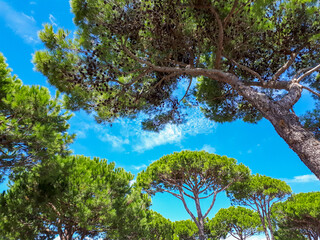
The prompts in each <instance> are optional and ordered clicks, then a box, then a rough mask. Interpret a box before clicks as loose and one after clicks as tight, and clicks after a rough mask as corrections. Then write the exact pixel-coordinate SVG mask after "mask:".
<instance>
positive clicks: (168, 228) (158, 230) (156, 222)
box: [145, 210, 174, 240]
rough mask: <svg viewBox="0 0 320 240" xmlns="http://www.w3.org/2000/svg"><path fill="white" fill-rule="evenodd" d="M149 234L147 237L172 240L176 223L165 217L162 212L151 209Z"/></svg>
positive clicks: (147, 227) (148, 225) (147, 226)
mask: <svg viewBox="0 0 320 240" xmlns="http://www.w3.org/2000/svg"><path fill="white" fill-rule="evenodd" d="M146 229H147V234H146V237H145V239H146V240H147V239H154V240H172V239H173V233H174V224H173V223H172V222H171V221H170V220H169V219H166V218H164V217H163V216H162V215H161V214H159V213H157V212H154V211H152V210H150V211H149V215H148V224H147V225H146Z"/></svg>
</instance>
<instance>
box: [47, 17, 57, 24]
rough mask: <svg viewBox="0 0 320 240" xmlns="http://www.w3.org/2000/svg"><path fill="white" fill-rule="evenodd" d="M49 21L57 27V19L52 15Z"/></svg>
mask: <svg viewBox="0 0 320 240" xmlns="http://www.w3.org/2000/svg"><path fill="white" fill-rule="evenodd" d="M49 20H50V22H51V24H52V25H53V26H57V23H56V18H55V17H54V16H53V15H52V14H50V15H49Z"/></svg>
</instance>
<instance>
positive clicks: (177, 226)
mask: <svg viewBox="0 0 320 240" xmlns="http://www.w3.org/2000/svg"><path fill="white" fill-rule="evenodd" d="M198 237H199V230H198V227H197V225H196V224H195V223H194V221H192V220H190V219H188V220H181V221H176V222H174V237H173V240H182V239H183V240H194V239H197V238H198Z"/></svg>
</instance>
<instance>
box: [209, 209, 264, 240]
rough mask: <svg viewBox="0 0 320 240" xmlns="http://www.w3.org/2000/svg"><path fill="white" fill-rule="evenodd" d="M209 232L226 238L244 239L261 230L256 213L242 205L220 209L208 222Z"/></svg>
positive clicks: (217, 236)
mask: <svg viewBox="0 0 320 240" xmlns="http://www.w3.org/2000/svg"><path fill="white" fill-rule="evenodd" d="M208 226H209V229H210V232H211V234H212V235H213V236H214V237H216V238H219V239H221V238H223V239H226V238H227V237H228V236H232V237H234V238H235V239H238V240H245V239H247V238H249V237H251V236H253V235H255V234H257V233H259V232H261V231H262V227H261V221H260V218H259V215H258V213H256V212H254V211H253V210H250V209H248V208H244V207H229V208H227V209H224V208H222V209H220V210H219V211H218V212H217V213H216V215H215V216H214V218H212V219H211V220H210V221H209V223H208Z"/></svg>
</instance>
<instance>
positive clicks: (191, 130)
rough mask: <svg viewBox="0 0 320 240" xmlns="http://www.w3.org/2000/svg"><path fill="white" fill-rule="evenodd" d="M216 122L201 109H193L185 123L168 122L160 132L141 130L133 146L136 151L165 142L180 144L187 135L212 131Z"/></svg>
mask: <svg viewBox="0 0 320 240" xmlns="http://www.w3.org/2000/svg"><path fill="white" fill-rule="evenodd" d="M215 127H216V124H215V123H214V122H212V121H210V120H208V119H206V118H205V117H204V116H203V115H202V113H201V112H200V111H199V110H195V111H193V113H192V114H191V115H189V117H188V118H187V121H186V123H185V124H181V125H178V126H177V125H171V124H168V125H166V126H165V128H164V129H163V130H161V131H160V132H158V133H156V132H143V131H142V132H141V133H140V136H139V137H138V142H137V143H136V144H135V145H134V146H133V150H134V151H136V152H144V151H146V150H150V149H153V148H154V147H157V146H161V145H165V144H178V143H180V142H181V141H182V140H183V139H184V138H185V137H187V136H188V135H189V136H195V135H198V134H204V133H211V132H212V131H213V130H214V129H215Z"/></svg>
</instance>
